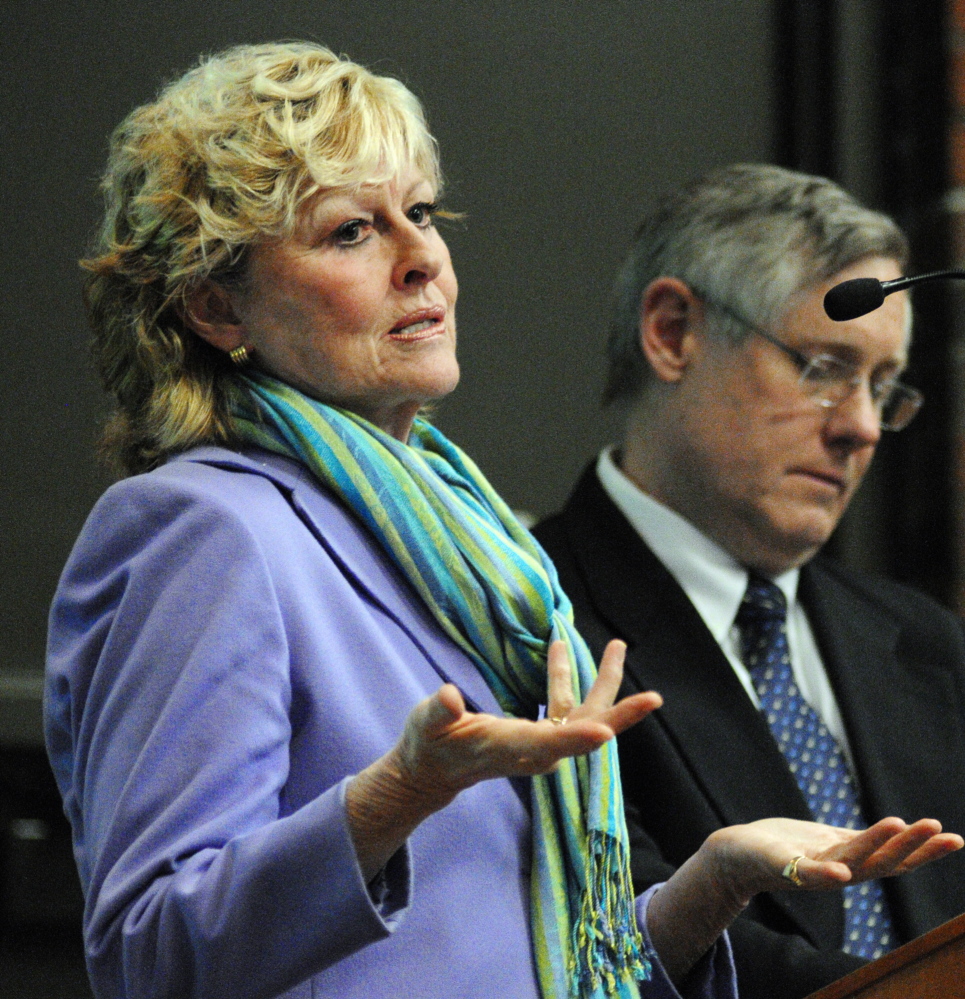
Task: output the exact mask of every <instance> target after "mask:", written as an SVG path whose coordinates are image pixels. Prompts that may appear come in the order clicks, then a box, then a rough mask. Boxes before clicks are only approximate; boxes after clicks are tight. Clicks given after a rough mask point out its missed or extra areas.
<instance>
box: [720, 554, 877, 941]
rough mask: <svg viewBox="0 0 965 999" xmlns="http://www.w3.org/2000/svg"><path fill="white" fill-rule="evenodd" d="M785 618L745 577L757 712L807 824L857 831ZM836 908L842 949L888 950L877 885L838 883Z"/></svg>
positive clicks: (755, 581)
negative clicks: (810, 819)
mask: <svg viewBox="0 0 965 999" xmlns="http://www.w3.org/2000/svg"><path fill="white" fill-rule="evenodd" d="M786 618H787V603H786V601H785V599H784V594H783V593H782V592H781V589H780V587H778V586H777V585H776V584H774V583H772V582H771V581H770V580H769V579H764V578H763V577H761V576H757V575H754V574H751V577H750V579H749V580H748V583H747V592H746V593H745V594H744V600H743V603H742V604H741V606H740V610H738V612H737V619H736V623H737V626H738V628H739V629H740V633H741V645H742V652H743V658H744V664H745V665H746V666H747V668H748V670H749V671H750V674H751V680H752V681H753V683H754V687H755V689H756V690H757V696H758V697H759V698H760V702H761V712H762V713H763V714H764V716H765V718H766V719H767V723H768V725H769V726H770V728H771V733H772V734H773V736H774V739H775V740H776V742H777V745H778V747H779V749H780V750H781V752H782V753H783V754H784V758H785V759H786V760H787V764H788V767H790V770H791V773H792V774H794V779H795V780H796V781H797V784H798V787H799V788H800V789H801V793H802V794H803V795H804V797H805V799H806V801H807V803H808V807H809V808H810V809H811V814H812V815H813V816H814V818H815V820H816V821H818V822H824V823H826V824H828V825H834V826H844V827H845V828H847V829H864V828H866V825H867V823H866V822H865V821H864V818H863V816H862V814H861V806H860V804H859V803H858V796H857V793H856V790H855V786H854V779H853V778H852V776H851V770H850V768H849V766H848V762H847V760H846V759H845V756H844V753H842V751H841V747H840V746H839V745H838V743H837V740H836V739H835V738H834V736H833V735H832V734H831V733H830V732H829V731H828V728H827V726H826V725H825V724H824V722H823V721H822V720H821V716H820V715H819V714H818V713H817V712H816V711H815V710H814V708H812V707H811V705H810V704H808V702H807V701H806V700H805V699H804V698H803V697H802V696H801V692H800V690H798V686H797V684H796V683H795V682H794V674H793V673H792V672H791V657H790V650H789V648H788V644H787V628H786ZM844 910H845V911H844V919H845V923H844V944H843V946H842V949H843V950H844V951H846V952H847V953H848V954H854V955H856V956H857V957H864V958H868V959H871V960H873V959H874V958H877V957H881V955H882V954H884V953H886V952H887V951H889V950H891V948H892V947H893V946H894V933H893V932H892V928H891V916H890V914H889V912H888V904H887V902H886V900H885V897H884V892H883V891H882V888H881V882H880V881H865V882H864V883H862V884H859V885H846V886H845V888H844Z"/></svg>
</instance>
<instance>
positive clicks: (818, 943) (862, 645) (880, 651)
mask: <svg viewBox="0 0 965 999" xmlns="http://www.w3.org/2000/svg"><path fill="white" fill-rule="evenodd" d="M535 533H536V536H537V537H538V538H539V540H540V541H541V542H542V544H543V545H544V547H545V548H546V550H547V551H548V552H549V554H550V555H551V556H552V558H553V560H554V562H555V563H556V566H557V569H558V570H559V573H560V579H561V582H562V584H563V589H564V590H565V591H566V593H567V594H568V595H569V597H570V599H571V600H572V601H573V605H574V610H575V614H576V623H577V626H578V628H579V629H580V631H581V632H582V634H583V636H584V638H585V639H586V640H587V642H588V643H589V645H590V647H591V649H592V650H593V652H594V654H595V655H596V656H597V657H599V655H600V653H601V652H602V650H603V647H604V645H605V644H606V642H607V641H609V640H610V639H611V638H614V637H616V638H621V639H623V640H624V641H625V642H626V643H627V647H628V648H627V661H626V673H625V681H624V688H625V689H624V693H632V692H634V691H638V690H649V689H655V690H658V691H659V692H660V693H661V694H662V695H663V696H664V699H665V705H664V707H663V708H661V709H660V711H658V712H656V714H654V715H653V716H652V717H650V718H648V719H646V720H645V721H644V722H642V723H641V724H639V725H637V726H636V727H634V728H632V729H630V730H628V731H627V732H626V733H624V735H623V736H621V738H620V759H621V770H622V774H623V786H624V794H625V798H626V802H627V814H628V820H629V822H630V825H631V836H632V838H633V841H634V844H633V846H634V848H633V870H634V879H635V881H636V883H637V888H638V890H641V889H643V888H644V887H646V886H647V885H649V884H652V883H653V882H655V881H659V880H665V879H666V878H667V877H668V876H669V875H670V874H671V873H672V872H673V870H674V868H676V867H677V866H679V865H680V864H681V863H682V862H683V861H684V860H686V858H687V857H689V856H690V855H691V854H692V853H694V852H695V851H696V850H697V848H698V847H699V846H700V844H701V843H702V842H703V841H704V839H706V837H707V836H708V835H709V834H710V833H711V832H713V831H714V830H715V829H718V828H720V827H721V826H726V825H733V824H736V823H742V822H749V821H753V820H754V819H760V818H766V817H768V816H786V817H790V818H801V819H809V818H810V817H811V816H810V814H809V812H808V808H807V805H806V803H805V801H804V798H803V797H802V795H801V792H800V791H799V789H798V787H797V785H796V783H795V781H794V778H793V776H792V775H791V772H790V770H789V769H788V767H787V764H786V763H785V761H784V758H783V757H782V756H781V753H780V751H779V750H778V748H777V745H776V743H775V742H774V739H773V738H772V736H771V733H770V730H769V729H768V727H767V723H766V721H765V720H764V719H763V717H762V716H761V714H760V712H758V711H757V709H756V708H755V707H754V705H753V704H752V703H751V701H750V699H749V698H748V697H747V694H746V693H745V691H744V689H743V687H742V686H741V684H740V681H739V680H738V679H737V677H736V675H735V674H734V671H733V669H732V668H731V666H730V664H729V663H728V662H727V660H726V658H725V657H724V654H723V653H722V652H721V650H720V647H719V646H718V644H717V642H716V641H715V640H714V638H713V636H712V635H711V634H710V632H709V631H708V629H707V627H706V626H705V625H704V623H703V621H702V619H701V618H700V616H699V614H698V613H697V611H696V610H695V608H694V606H693V605H692V604H691V602H690V600H689V599H688V598H687V596H686V594H685V593H684V592H683V590H682V589H681V588H680V586H679V585H678V584H677V582H676V581H675V580H674V579H673V577H672V576H671V575H670V573H669V572H668V571H667V570H666V568H665V567H664V566H663V564H662V563H661V562H660V561H659V560H658V559H657V558H656V556H655V555H654V554H653V553H652V552H651V551H650V549H649V548H648V547H647V546H646V545H645V544H644V542H643V541H642V539H641V538H640V536H639V535H638V534H637V532H636V531H635V530H634V529H633V528H632V527H631V525H630V524H629V522H628V521H627V520H626V518H625V517H624V516H623V515H622V514H621V513H620V511H619V510H618V509H617V507H616V506H615V505H614V504H613V502H612V501H611V500H610V498H609V496H608V495H607V494H606V492H605V491H604V490H603V488H602V486H601V485H600V483H599V481H598V480H597V477H596V474H595V472H594V471H593V469H592V468H591V469H589V470H588V471H587V473H586V474H585V475H584V476H583V478H582V479H581V481H580V482H579V484H578V486H577V488H576V491H575V492H574V494H573V496H572V497H571V498H570V500H569V502H568V504H567V505H566V507H565V508H564V510H563V511H562V512H561V513H560V514H557V515H556V516H554V517H551V518H549V519H548V520H546V521H544V522H543V523H542V524H540V525H539V526H538V527H537V528H536V531H535ZM799 596H800V599H801V601H802V602H803V604H804V606H805V608H806V609H807V613H808V617H809V620H810V621H811V626H812V628H813V629H814V632H815V636H816V638H817V641H818V645H819V647H820V650H821V655H822V657H823V659H824V663H825V667H826V669H827V671H828V674H829V677H830V680H831V684H832V686H833V687H834V691H835V695H836V697H837V700H838V703H839V705H840V708H841V712H842V715H843V718H844V723H845V726H846V728H847V732H848V739H849V741H850V744H851V750H852V754H853V756H854V761H855V769H856V771H857V779H858V784H859V791H860V794H861V800H862V806H863V808H864V813H865V816H866V818H867V819H868V821H869V823H870V822H874V821H876V820H877V819H880V818H883V817H885V816H889V815H898V816H901V817H902V818H905V819H908V820H912V819H918V818H922V817H926V816H927V817H932V818H937V819H939V820H940V821H941V822H942V824H943V826H944V827H945V829H947V830H950V831H954V832H959V833H965V627H963V623H962V621H961V620H960V619H959V618H958V617H956V616H955V615H953V614H951V613H950V612H948V611H947V610H945V609H943V608H942V607H940V606H939V605H938V604H936V603H935V602H934V601H932V600H930V599H929V598H928V597H925V596H924V595H922V594H920V593H917V592H915V591H913V590H909V589H907V588H905V587H901V586H898V585H897V584H894V583H890V582H887V581H881V580H876V579H871V578H868V577H862V576H858V575H856V574H854V573H852V572H850V571H847V570H845V569H843V568H841V567H839V566H836V565H835V564H833V563H831V562H829V561H824V560H820V559H816V560H814V561H813V562H811V563H810V564H809V565H807V566H805V567H804V569H803V570H802V573H801V580H800V586H799ZM885 890H886V893H887V896H888V900H889V902H890V904H891V909H892V912H893V915H894V919H895V922H896V926H895V929H896V932H897V933H898V935H899V938H900V940H901V941H902V942H904V941H907V940H910V939H911V938H913V937H916V936H918V935H919V934H921V933H923V932H925V931H926V930H929V929H931V928H932V927H934V926H937V925H939V924H940V923H942V922H944V921H946V920H947V919H950V918H952V917H953V916H955V915H957V914H958V913H960V912H962V911H965V851H961V853H959V854H956V855H954V856H952V857H950V858H947V859H945V860H942V861H940V862H939V863H936V864H933V865H931V866H929V867H926V868H923V869H922V870H920V871H916V872H914V873H913V874H910V875H905V876H904V877H901V878H893V879H889V880H888V881H886V883H885ZM842 932H843V911H842V904H841V894H840V892H817V893H811V892H787V893H778V894H775V895H764V896H760V897H759V898H758V899H756V900H755V901H754V902H753V903H752V905H751V907H750V908H749V909H748V911H747V912H746V913H745V915H744V916H742V917H741V918H740V919H738V921H737V922H736V923H735V924H734V926H733V927H732V930H731V940H732V943H733V946H734V953H735V960H736V963H737V973H738V982H739V984H740V992H741V997H742V999H748V997H751V999H781V997H797V996H805V995H807V994H808V993H810V992H812V991H813V990H815V989H817V988H820V987H821V986H823V985H826V984H827V983H829V982H831V981H834V980H835V979H837V978H840V977H841V976H842V975H844V974H846V973H847V972H849V971H851V970H853V969H854V968H855V967H857V966H859V965H860V964H861V963H862V962H861V961H860V960H858V959H856V958H853V957H850V956H849V955H846V954H844V953H843V952H841V951H840V950H839V949H838V948H839V947H840V944H841V939H842Z"/></svg>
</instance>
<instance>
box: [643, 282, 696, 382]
mask: <svg viewBox="0 0 965 999" xmlns="http://www.w3.org/2000/svg"><path fill="white" fill-rule="evenodd" d="M702 321H703V306H702V304H701V302H700V299H698V298H697V296H696V295H695V294H694V293H693V292H692V291H691V290H690V288H689V287H688V286H687V285H686V284H685V283H684V282H683V281H681V280H679V278H672V277H659V278H656V279H655V280H653V281H651V282H650V284H648V285H647V287H646V288H645V289H644V291H643V295H642V297H641V299H640V347H641V349H642V350H643V355H644V357H646V359H647V360H648V361H649V362H650V367H651V368H653V371H654V374H655V375H656V376H657V377H658V378H659V379H660V380H661V381H663V382H676V381H679V380H680V378H681V377H682V376H683V373H684V371H685V370H686V368H687V365H688V364H689V362H690V356H691V353H692V351H693V348H694V343H695V336H696V332H697V331H698V330H699V329H700V328H701V326H702Z"/></svg>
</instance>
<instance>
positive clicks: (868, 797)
mask: <svg viewBox="0 0 965 999" xmlns="http://www.w3.org/2000/svg"><path fill="white" fill-rule="evenodd" d="M801 598H802V600H804V601H805V606H806V607H807V608H808V615H809V618H810V619H811V623H812V627H813V628H814V631H815V635H816V637H817V640H818V644H819V646H820V649H821V655H822V658H823V660H824V664H825V668H826V670H827V672H828V676H829V678H830V680H831V684H832V686H833V688H834V691H835V696H836V698H837V702H838V705H839V707H840V709H841V713H842V717H843V719H844V723H845V728H846V730H847V732H848V740H849V744H850V748H851V754H852V757H853V760H854V768H855V771H856V776H857V781H858V789H859V792H860V795H861V801H862V805H863V807H864V810H865V812H866V816H867V818H868V819H869V820H873V819H876V818H881V817H884V816H887V815H899V816H900V817H901V818H903V819H906V820H908V821H913V820H915V819H919V818H922V817H926V816H939V817H941V816H942V814H943V813H948V812H949V809H950V805H949V801H948V796H949V789H950V788H954V789H958V788H961V787H962V786H963V784H965V768H963V765H962V759H963V757H962V745H961V733H960V720H959V719H960V711H961V708H960V701H959V696H958V693H957V690H956V688H955V684H954V682H953V680H952V679H951V677H950V676H949V672H948V669H947V663H945V662H943V661H942V660H941V657H940V656H939V657H937V658H934V657H933V656H932V655H931V654H930V653H929V650H928V649H927V648H925V649H921V648H912V647H909V646H908V644H907V640H906V644H905V645H904V646H903V645H902V627H901V625H900V624H899V623H898V621H897V619H896V616H895V615H894V614H891V613H888V612H886V610H885V609H884V608H883V607H882V606H881V605H880V604H879V603H878V602H877V601H874V600H872V599H869V597H868V596H867V595H866V594H865V593H863V592H862V591H861V590H859V589H857V588H856V587H855V586H854V585H852V584H851V583H849V581H848V580H847V579H846V578H843V577H841V576H839V575H838V574H837V573H836V572H835V571H834V569H833V568H832V567H830V566H826V565H824V564H821V563H819V562H816V563H812V564H811V565H809V566H808V567H807V568H806V570H805V571H804V572H802V576H801ZM929 753H932V754H934V759H933V760H932V762H930V763H927V764H925V765H923V760H925V759H926V758H927V757H928V754H929ZM935 775H941V780H940V783H939V782H936V780H935ZM955 811H956V812H957V813H959V814H961V812H962V809H961V808H960V807H956V808H955ZM945 821H946V822H947V818H946V820H945ZM954 831H956V832H962V831H963V830H962V829H961V828H956V829H954ZM957 860H958V858H952V859H951V860H950V861H943V862H942V864H945V865H946V866H945V868H944V870H943V868H942V865H941V864H939V865H935V866H934V867H926V868H924V869H923V870H921V871H918V872H916V873H914V874H912V875H905V876H904V877H901V878H889V879H888V880H886V881H885V890H886V892H887V894H888V896H889V898H890V899H891V900H892V909H893V914H894V915H895V917H896V919H898V920H899V922H900V923H901V924H902V925H901V927H900V929H901V931H902V935H903V936H904V937H905V938H906V939H908V938H911V937H914V936H917V935H918V934H919V933H922V932H924V931H925V930H927V929H930V928H931V927H932V926H933V925H934V924H935V922H936V921H940V919H941V918H942V916H941V914H940V913H935V912H932V911H930V910H928V908H927V905H926V901H927V900H928V899H930V898H933V897H939V898H940V897H943V896H947V895H948V893H949V892H956V891H957V892H959V893H960V894H961V895H962V897H963V898H965V892H962V891H961V889H960V888H959V887H958V886H959V885H960V884H961V881H960V878H954V877H953V875H952V865H953V864H955V862H956V861H957ZM959 863H960V862H959ZM959 870H961V868H959ZM946 879H951V883H948V882H947V881H946ZM943 882H945V883H944V885H943ZM925 883H929V884H931V887H930V888H928V889H924V888H922V885H923V884H925Z"/></svg>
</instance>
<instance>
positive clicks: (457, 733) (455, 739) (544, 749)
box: [396, 641, 663, 804]
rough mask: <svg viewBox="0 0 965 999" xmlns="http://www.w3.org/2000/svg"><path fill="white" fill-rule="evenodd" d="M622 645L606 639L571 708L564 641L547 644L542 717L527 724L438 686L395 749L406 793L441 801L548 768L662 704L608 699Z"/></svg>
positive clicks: (616, 683)
mask: <svg viewBox="0 0 965 999" xmlns="http://www.w3.org/2000/svg"><path fill="white" fill-rule="evenodd" d="M625 651H626V646H625V645H624V644H623V643H622V642H619V641H612V642H610V644H609V645H608V646H607V647H606V650H605V651H604V653H603V658H602V659H601V660H600V669H599V673H598V675H597V678H596V681H595V682H594V684H593V686H592V688H591V689H590V691H589V693H588V694H587V696H586V699H585V700H584V701H583V703H582V704H580V705H579V706H578V707H574V706H573V694H572V681H571V678H570V667H569V663H568V660H567V656H566V647H565V646H564V644H563V643H562V642H554V643H553V644H552V645H551V646H550V649H549V657H548V661H547V672H548V697H547V702H548V703H547V711H546V717H545V718H544V719H542V720H540V721H535V722H534V721H529V720H527V719H520V718H500V717H497V716H495V715H489V714H475V713H473V712H469V711H467V710H466V707H465V704H464V702H463V699H462V695H461V694H460V693H459V690H458V689H457V688H456V687H454V686H453V685H452V684H446V685H445V686H444V687H442V688H440V689H439V690H438V691H437V692H436V693H435V694H434V695H433V696H432V697H430V698H428V699H427V700H425V701H423V702H422V703H421V704H419V705H417V706H416V707H415V708H414V709H413V711H412V713H411V714H410V715H409V719H408V721H407V722H406V727H405V731H404V732H403V735H402V739H401V740H400V742H399V744H398V746H397V747H396V752H397V755H398V763H399V766H400V768H401V770H402V772H403V773H404V774H405V776H406V779H407V780H408V781H409V782H410V783H411V787H412V790H413V792H415V793H419V794H426V793H427V794H430V795H433V796H436V797H438V798H440V799H444V800H443V804H444V803H445V802H446V801H449V800H452V798H453V797H455V795H456V794H457V793H458V792H459V791H461V790H463V789H464V788H467V787H470V786H471V785H473V784H477V783H478V782H479V781H482V780H488V779H490V778H493V777H518V776H531V775H533V774H544V773H549V772H550V771H552V770H554V769H555V768H556V766H557V764H558V763H559V761H560V760H561V759H563V758H565V757H568V756H579V755H581V754H583V753H589V752H591V751H592V750H594V749H598V748H599V747H600V746H602V745H603V743H605V742H607V741H609V740H610V739H612V738H613V737H614V736H615V735H616V734H617V733H619V732H622V731H623V730H624V729H626V728H629V726H631V725H633V724H635V723H636V722H638V721H640V720H641V719H642V718H645V717H646V716H647V715H648V714H650V712H651V711H653V710H654V709H655V708H658V707H660V705H661V704H662V703H663V700H662V699H661V697H660V695H659V694H656V693H653V692H652V691H651V692H648V693H644V694H634V695H633V696H631V697H626V698H624V699H623V700H622V701H619V702H617V703H614V699H615V698H616V695H617V691H618V690H619V688H620V683H621V681H622V679H623V657H624V653H625Z"/></svg>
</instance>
